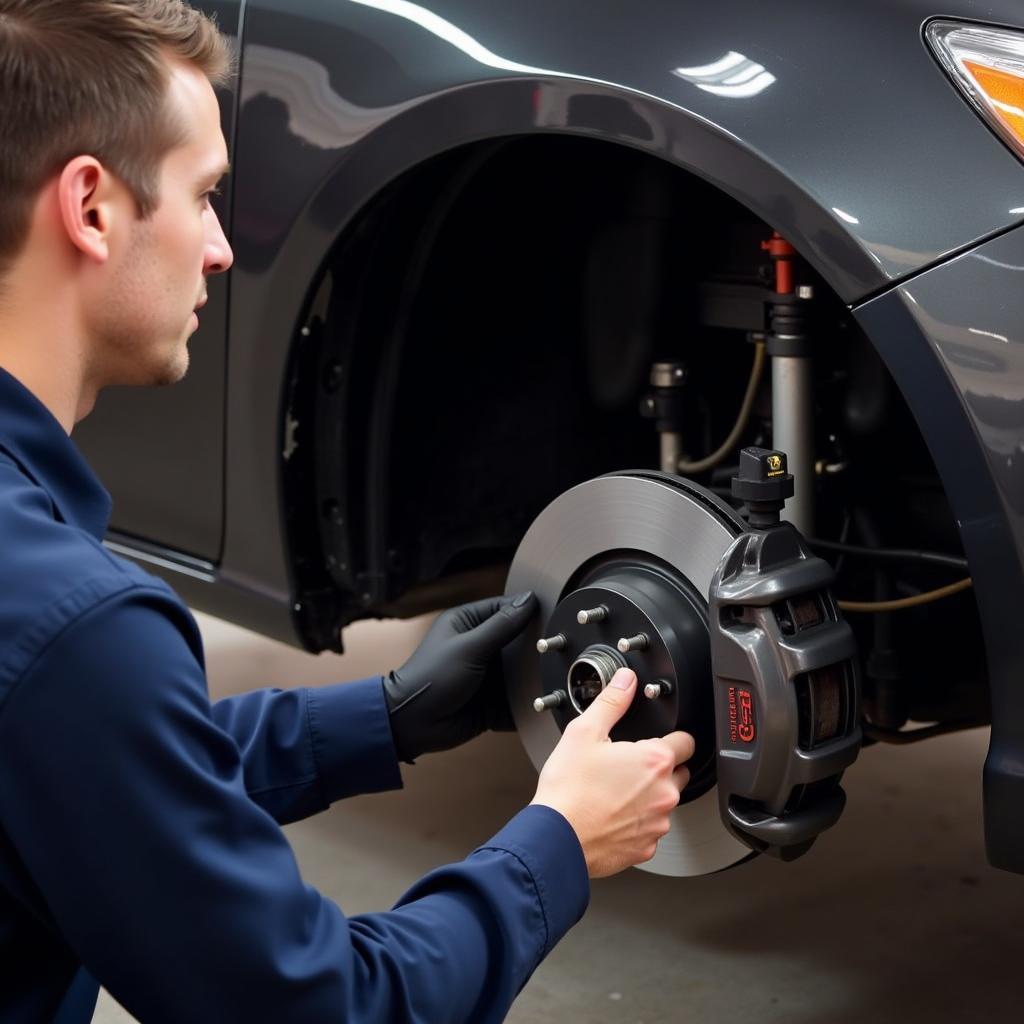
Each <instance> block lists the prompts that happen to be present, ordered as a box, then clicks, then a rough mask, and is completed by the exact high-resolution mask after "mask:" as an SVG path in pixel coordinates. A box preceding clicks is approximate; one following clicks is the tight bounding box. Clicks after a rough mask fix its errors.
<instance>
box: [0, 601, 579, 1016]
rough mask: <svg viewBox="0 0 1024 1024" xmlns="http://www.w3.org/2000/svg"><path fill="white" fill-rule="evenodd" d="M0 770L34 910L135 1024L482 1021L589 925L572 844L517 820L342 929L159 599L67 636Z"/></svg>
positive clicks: (24, 704)
mask: <svg viewBox="0 0 1024 1024" xmlns="http://www.w3.org/2000/svg"><path fill="white" fill-rule="evenodd" d="M228 717H229V718H230V717H231V716H230V715H229V716H228ZM253 731H254V730H252V729H243V730H241V733H242V734H243V735H251V734H252V733H253ZM0 749H2V750H3V752H4V760H5V762H6V763H7V764H8V765H10V766H12V770H10V771H4V772H2V773H0V822H2V823H3V827H4V830H5V831H6V833H7V836H8V838H9V840H10V842H11V843H12V845H13V846H14V848H15V849H16V850H17V852H18V855H19V857H20V858H21V860H22V861H23V863H24V865H25V868H26V870H27V873H28V874H29V875H30V876H31V878H32V881H33V884H34V885H35V886H36V887H37V889H38V891H39V894H40V897H41V899H40V905H41V906H42V907H45V912H46V913H47V914H48V915H49V916H51V917H52V921H53V925H54V927H55V928H56V929H57V930H58V931H59V932H60V934H61V935H62V936H63V937H64V939H65V941H66V942H67V943H68V944H69V946H70V947H71V949H73V950H74V952H75V953H76V955H77V956H78V957H79V958H80V959H81V961H82V963H83V964H84V965H85V967H87V968H88V970H89V971H90V972H91V973H92V974H93V975H94V976H95V977H96V978H97V979H98V980H99V981H100V982H101V983H102V984H104V985H105V986H106V987H107V988H108V989H109V990H110V991H111V992H112V994H113V995H114V996H115V997H116V998H117V999H118V1000H120V1001H121V1002H122V1003H123V1004H124V1006H125V1007H126V1008H127V1009H128V1010H129V1011H130V1012H131V1013H132V1014H134V1015H135V1016H137V1017H139V1018H140V1019H141V1020H145V1021H147V1022H158V1024H159V1022H161V1021H168V1022H179V1021H182V1020H198V1021H218V1022H225V1024H230V1022H234V1021H237V1022H239V1024H242V1022H245V1024H248V1022H249V1021H252V1020H288V1021H292V1022H295V1024H305V1022H310V1024H313V1022H315V1024H322V1022H324V1021H329V1020H339V1021H341V1020H343V1021H348V1022H352V1024H360V1022H371V1021H372V1022H377V1021H387V1022H389V1024H391V1022H394V1024H401V1022H406V1021H408V1022H424V1024H426V1022H431V1024H436V1022H453V1024H454V1022H461V1021H473V1022H491V1021H493V1022H497V1021H500V1020H502V1019H503V1018H504V1016H505V1014H506V1013H507V1011H508V1007H509V1005H510V1004H511V1002H512V1000H513V999H514V997H515V995H516V993H517V992H518V991H519V990H520V988H521V987H522V986H523V984H525V982H526V980H527V979H528V978H529V976H530V974H531V973H532V972H533V970H534V969H535V967H536V966H537V964H538V963H539V962H540V960H541V959H542V958H543V957H544V956H545V955H546V954H547V952H548V951H549V950H550V949H551V947H552V946H553V945H554V944H555V943H556V942H557V941H558V940H559V938H561V936H562V935H563V934H564V933H565V932H566V931H567V930H568V929H569V928H570V927H571V926H572V925H573V924H574V923H575V922H576V921H577V920H578V919H579V917H580V916H581V915H582V913H583V911H584V909H585V907H586V903H587V899H588V895H589V887H588V882H587V873H586V866H585V862H584V860H583V854H582V851H581V849H580V847H579V843H578V841H577V839H576V836H575V834H574V833H573V831H572V829H571V828H570V826H569V825H568V823H567V822H566V821H565V819H564V818H562V817H561V816H560V815H558V814H557V813H556V812H555V811H552V810H550V809H549V808H545V807H528V808H526V809H525V810H524V811H522V812H521V813H520V814H519V815H517V816H516V817H515V818H514V819H513V820H512V821H511V822H510V823H509V824H508V825H507V826H506V827H505V828H504V829H502V831H501V832H499V833H498V835H496V836H495V837H494V838H493V839H492V840H491V841H490V842H489V843H487V844H485V845H484V846H483V847H481V848H480V849H478V850H476V851H475V852H473V853H472V854H471V855H470V856H469V857H467V858H466V860H464V861H462V862H461V863H457V864H452V865H448V866H447V867H444V868H441V869H439V870H437V871H434V872H433V873H431V874H430V875H428V876H427V877H426V878H424V879H423V880H422V881H421V882H419V883H418V884H417V885H416V886H414V887H413V888H412V889H411V890H410V892H409V893H407V894H406V895H405V896H404V897H403V898H402V899H401V900H400V902H399V903H398V905H397V906H396V907H395V908H394V909H393V910H391V911H388V912H384V913H380V914H366V915H362V916H359V917H353V918H351V919H349V918H346V917H345V915H344V914H343V913H342V912H341V910H340V909H339V908H338V907H337V906H336V905H335V904H334V903H332V902H331V901H330V900H327V899H325V898H324V897H323V896H321V895H320V893H318V892H317V891H316V890H315V889H313V888H311V887H310V886H307V885H305V884H304V883H303V881H302V878H301V877H300V874H299V871H298V867H297V865H296V863H295V859H294V856H293V854H292V851H291V848H290V846H289V845H288V842H287V840H286V839H285V837H284V835H283V834H282V832H281V831H280V828H279V826H278V824H277V822H276V821H275V820H274V818H273V817H272V816H271V814H269V813H268V812H267V811H266V810H265V809H264V808H263V807H261V806H259V805H258V804H257V803H256V802H254V800H253V799H251V798H250V795H249V793H248V791H247V788H246V781H245V765H244V763H243V758H242V755H241V752H240V750H239V746H238V743H237V742H236V740H235V738H234V737H233V736H232V735H231V734H229V733H228V732H226V731H225V730H224V728H222V727H221V725H219V724H218V722H217V721H216V720H215V717H214V715H213V714H212V712H211V709H210V706H209V703H208V700H207V696H206V690H205V682H204V680H203V677H202V671H201V669H200V667H199V664H198V662H197V659H196V655H195V653H194V652H193V651H192V650H191V649H190V647H189V645H188V643H186V642H185V639H184V637H183V635H182V633H181V631H180V630H179V629H178V628H177V627H176V626H175V624H174V622H173V621H172V619H171V617H170V616H169V615H168V614H167V613H166V608H164V607H163V606H162V605H161V602H160V600H159V599H157V598H153V599H152V600H151V601H149V600H147V599H145V598H142V597H139V596H138V595H135V596H134V597H132V596H128V597H125V596H118V597H117V598H114V599H111V600H110V601H108V602H106V603H105V604H103V605H102V606H100V607H98V608H96V609H93V610H92V611H90V612H89V613H87V614H86V615H85V616H84V617H82V618H81V619H79V620H77V621H76V622H75V623H74V624H72V625H71V626H69V627H68V628H67V629H66V630H65V631H64V632H63V633H62V634H61V636H60V637H59V638H58V639H57V640H56V641H55V642H54V643H52V644H51V645H50V647H49V648H48V649H47V651H46V652H45V653H44V654H43V656H42V657H41V658H40V660H39V661H38V662H37V663H36V664H35V666H34V667H33V669H32V670H31V671H30V673H29V674H28V675H27V676H25V677H24V678H23V679H22V680H21V682H20V684H19V685H18V687H17V688H16V689H15V690H14V692H13V693H12V694H11V695H10V696H9V697H8V699H7V701H6V702H5V704H4V705H3V707H2V708H0Z"/></svg>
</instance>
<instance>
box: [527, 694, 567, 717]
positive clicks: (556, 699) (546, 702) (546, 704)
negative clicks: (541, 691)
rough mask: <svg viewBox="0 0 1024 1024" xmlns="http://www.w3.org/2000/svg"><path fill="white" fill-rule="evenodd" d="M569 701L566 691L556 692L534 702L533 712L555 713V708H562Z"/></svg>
mask: <svg viewBox="0 0 1024 1024" xmlns="http://www.w3.org/2000/svg"><path fill="white" fill-rule="evenodd" d="M568 699H569V695H568V694H567V693H566V692H565V690H554V691H552V692H551V693H549V694H548V695H547V696H546V697H538V698H537V699H536V700H535V701H534V702H533V710H534V711H536V712H538V713H539V712H541V711H554V709H555V708H560V707H561V706H562V705H563V704H564V703H565V702H566V701H567V700H568Z"/></svg>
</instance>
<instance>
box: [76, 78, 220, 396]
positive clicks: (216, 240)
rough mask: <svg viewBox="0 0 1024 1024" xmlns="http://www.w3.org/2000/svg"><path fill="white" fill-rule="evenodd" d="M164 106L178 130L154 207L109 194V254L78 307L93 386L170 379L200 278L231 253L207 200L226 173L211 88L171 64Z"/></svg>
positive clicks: (175, 374) (178, 365)
mask: <svg viewBox="0 0 1024 1024" xmlns="http://www.w3.org/2000/svg"><path fill="white" fill-rule="evenodd" d="M167 105H168V112H169V114H170V116H172V117H176V118H177V119H178V121H179V122H180V123H181V124H182V125H183V126H184V127H185V136H184V140H183V141H182V143H181V144H180V145H177V146H175V147H174V148H173V149H171V150H170V151H169V152H168V153H167V154H166V155H165V157H164V159H163V161H162V163H161V166H160V181H159V200H158V205H157V208H156V209H155V211H154V212H153V213H152V215H151V216H150V217H149V218H147V219H142V218H140V217H139V215H138V211H137V209H136V207H135V203H134V199H133V198H132V197H131V195H130V194H129V193H128V190H127V189H125V188H122V189H120V190H119V192H120V193H121V194H120V195H119V197H118V200H117V201H116V205H117V209H118V214H119V215H118V216H117V217H116V218H115V219H114V220H113V222H112V229H111V238H110V259H109V260H108V261H107V262H106V263H104V264H103V266H102V267H99V268H96V273H95V274H94V275H93V276H94V280H93V282H92V283H93V285H94V286H95V287H94V288H93V289H90V291H92V293H93V294H92V296H91V297H90V301H89V303H88V304H87V305H88V308H87V309H86V310H85V311H84V316H85V317H86V320H87V335H88V338H89V340H90V348H91V352H90V360H91V371H92V372H91V376H92V378H93V380H94V382H95V383H96V385H97V387H104V386H106V385H109V384H136V385H149V384H172V383H174V382H176V381H178V380H180V379H181V378H182V377H183V376H184V375H185V373H186V371H187V370H188V363H189V354H188V347H187V343H188V340H189V338H190V337H191V335H192V334H193V333H194V331H195V330H196V329H197V327H198V326H199V321H198V315H197V313H196V312H195V311H196V310H197V309H198V308H199V307H201V306H202V304H203V303H204V302H205V300H206V278H207V276H208V275H210V274H216V273H222V272H223V271H225V270H227V269H228V268H229V267H230V266H231V262H232V258H233V257H232V253H231V248H230V246H229V244H228V242H227V239H226V238H225V236H224V232H223V230H222V228H221V225H220V222H219V220H218V218H217V215H216V213H215V212H214V211H213V209H212V207H211V205H210V200H211V197H212V195H213V192H214V190H215V187H216V185H217V182H218V181H219V180H220V178H221V177H222V176H223V175H224V173H225V172H226V170H227V147H226V145H225V142H224V136H223V133H222V132H221V127H220V110H219V107H218V104H217V98H216V95H215V94H214V91H213V88H212V87H211V85H210V83H209V81H208V79H207V78H206V77H205V75H203V74H202V72H200V71H199V70H197V69H195V68H193V67H191V66H189V65H186V64H184V63H180V62H173V63H172V64H171V72H170V80H169V85H168V93H167Z"/></svg>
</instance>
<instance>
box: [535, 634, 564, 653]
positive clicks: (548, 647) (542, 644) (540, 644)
mask: <svg viewBox="0 0 1024 1024" xmlns="http://www.w3.org/2000/svg"><path fill="white" fill-rule="evenodd" d="M563 647H565V634H564V633H556V634H555V635H554V636H549V637H545V638H544V639H543V640H538V641H537V653H538V654H547V653H548V651H560V650H562V648H563Z"/></svg>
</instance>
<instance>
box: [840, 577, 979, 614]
mask: <svg viewBox="0 0 1024 1024" xmlns="http://www.w3.org/2000/svg"><path fill="white" fill-rule="evenodd" d="M972 586H974V583H973V581H972V580H971V578H970V577H969V576H968V577H967V579H965V580H957V582H956V583H950V584H948V585H947V586H945V587H939V588H938V589H936V590H926V591H925V592H924V593H923V594H915V595H914V596H913V597H900V598H897V599H896V600H894V601H837V602H836V604H838V605H839V607H840V609H842V610H843V611H844V612H898V611H902V610H903V609H904V608H917V607H918V606H920V605H923V604H931V603H932V602H933V601H941V600H942V599H943V598H944V597H952V596H953V595H954V594H959V593H960V592H961V591H962V590H967V589H968V588H970V587H972Z"/></svg>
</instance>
